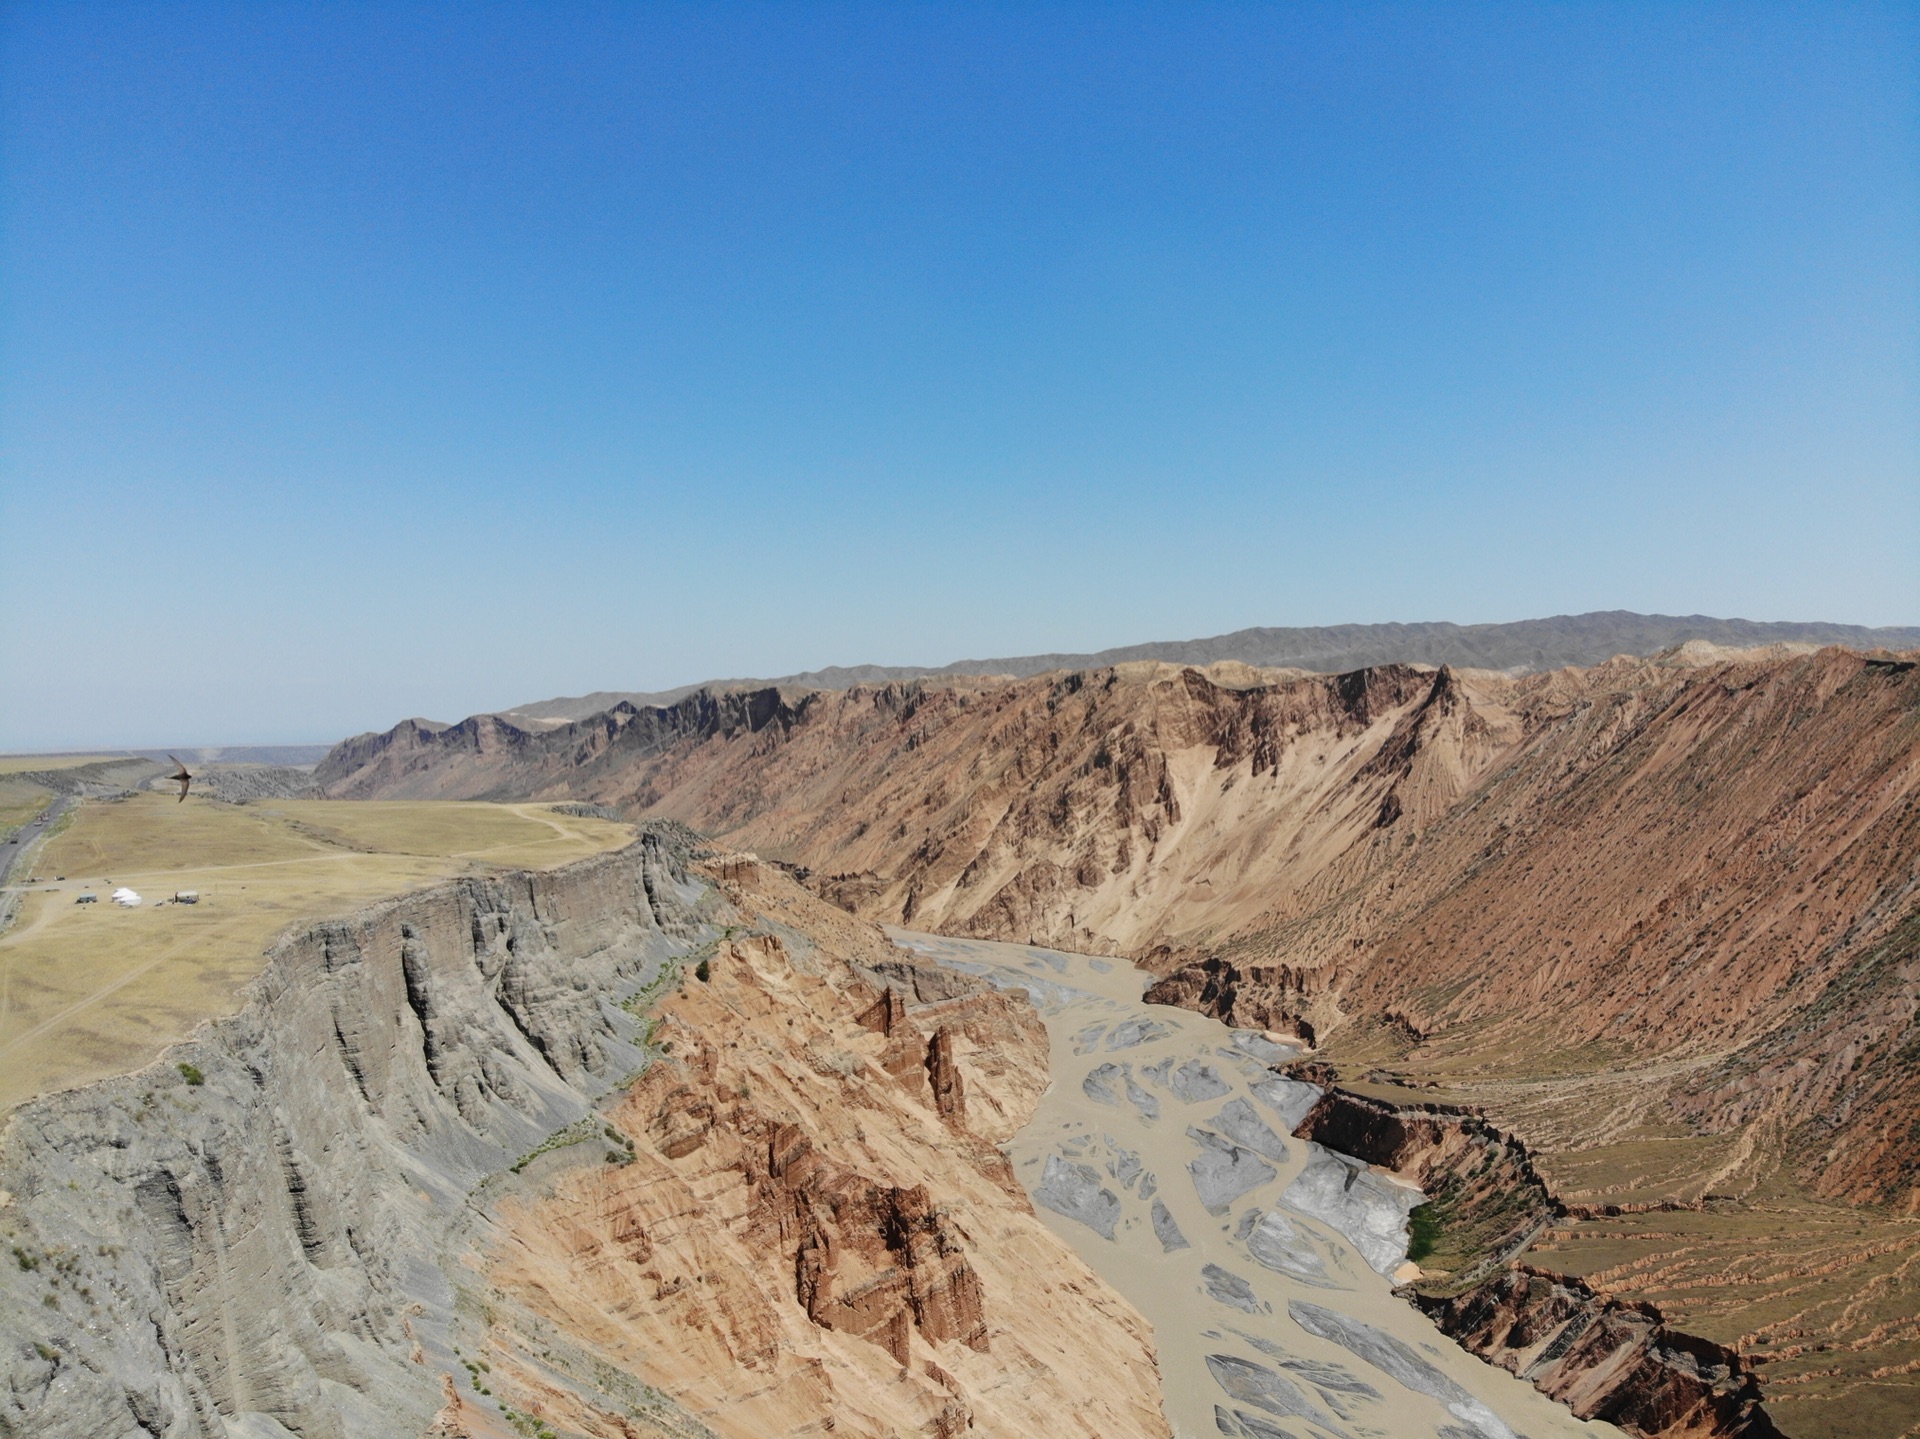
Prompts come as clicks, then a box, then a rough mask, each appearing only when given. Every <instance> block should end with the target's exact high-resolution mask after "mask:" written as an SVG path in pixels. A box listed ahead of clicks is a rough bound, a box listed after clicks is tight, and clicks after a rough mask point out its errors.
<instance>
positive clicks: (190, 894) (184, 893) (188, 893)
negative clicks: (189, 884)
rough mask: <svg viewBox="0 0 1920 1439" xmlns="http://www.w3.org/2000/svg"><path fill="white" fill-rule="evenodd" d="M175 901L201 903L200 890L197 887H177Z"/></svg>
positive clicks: (176, 902)
mask: <svg viewBox="0 0 1920 1439" xmlns="http://www.w3.org/2000/svg"><path fill="white" fill-rule="evenodd" d="M173 902H174V903H175V904H198V903H200V891H199V890H197V889H177V890H175V891H174V892H173Z"/></svg>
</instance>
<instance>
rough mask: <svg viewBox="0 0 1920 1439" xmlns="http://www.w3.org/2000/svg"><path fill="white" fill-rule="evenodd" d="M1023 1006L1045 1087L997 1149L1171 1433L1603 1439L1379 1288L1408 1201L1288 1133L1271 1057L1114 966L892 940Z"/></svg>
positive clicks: (1251, 1040) (1607, 1430)
mask: <svg viewBox="0 0 1920 1439" xmlns="http://www.w3.org/2000/svg"><path fill="white" fill-rule="evenodd" d="M895 938H896V940H897V941H898V942H900V943H902V944H904V945H907V946H908V947H909V948H911V949H913V950H915V951H916V952H918V953H920V954H922V955H924V956H926V957H928V958H930V959H934V960H937V961H938V962H940V963H942V964H945V965H949V966H952V967H954V968H958V969H961V970H964V971H966V972H968V973H972V974H976V975H979V976H981V977H983V978H986V979H989V980H990V981H992V982H993V983H995V984H996V985H999V986H1002V987H1006V988H1014V987H1018V988H1021V989H1024V990H1026V991H1027V993H1028V994H1029V995H1030V996H1031V998H1032V999H1033V1002H1034V1003H1035V1005H1036V1006H1037V1007H1038V1009H1039V1010H1040V1013H1041V1015H1042V1017H1043V1018H1044V1020H1045V1022H1046V1025H1047V1030H1048V1036H1049V1043H1050V1062H1051V1066H1052V1083H1051V1086H1050V1087H1049V1089H1048V1090H1047V1093H1046V1095H1045V1097H1044V1098H1043V1099H1042V1100H1041V1103H1040V1106H1039V1108H1038V1109H1037V1110H1036V1111H1035V1113H1034V1116H1033V1118H1032V1120H1031V1121H1030V1122H1029V1123H1028V1124H1027V1125H1026V1127H1025V1128H1023V1129H1022V1130H1021V1131H1020V1132H1019V1134H1018V1135H1017V1136H1016V1137H1015V1138H1014V1140H1013V1141H1012V1143H1011V1144H1010V1145H1009V1146H1008V1149H1009V1153H1010V1155H1011V1157H1012V1159H1013V1161H1014V1166H1015V1170H1016V1172H1017V1173H1018V1175H1019V1177H1020V1179H1021V1181H1022V1182H1023V1184H1024V1185H1025V1186H1026V1188H1027V1190H1028V1192H1029V1193H1030V1194H1031V1195H1032V1196H1033V1198H1034V1201H1035V1207H1036V1209H1037V1210H1038V1212H1039V1213H1040V1214H1041V1216H1042V1217H1043V1218H1044V1219H1045V1221H1046V1222H1047V1224H1048V1225H1049V1226H1050V1227H1051V1228H1052V1229H1053V1230H1054V1231H1055V1232H1056V1233H1058V1234H1059V1235H1061V1236H1062V1237H1063V1238H1064V1239H1066V1240H1067V1241H1068V1242H1069V1243H1070V1244H1072V1245H1073V1247H1074V1248H1075V1249H1076V1250H1077V1251H1078V1252H1079V1253H1080V1254H1081V1255H1082V1257H1084V1258H1085V1259H1086V1260H1087V1262H1088V1263H1089V1265H1090V1266H1091V1267H1092V1268H1093V1269H1094V1270H1095V1271H1096V1272H1097V1273H1098V1274H1099V1275H1100V1276H1101V1277H1102V1278H1103V1279H1105V1280H1106V1281H1107V1282H1108V1283H1109V1284H1111V1285H1112V1286H1113V1287H1114V1288H1115V1289H1117V1290H1118V1291H1119V1292H1120V1293H1121V1294H1122V1295H1124V1296H1125V1297H1126V1298H1127V1299H1128V1300H1129V1301H1131V1302H1132V1303H1133V1304H1134V1305H1135V1306H1136V1307H1137V1308H1138V1309H1139V1310H1140V1311H1141V1313H1142V1314H1144V1315H1145V1316H1146V1317H1147V1319H1148V1320H1149V1321H1150V1322H1151V1323H1152V1325H1153V1326H1154V1330H1155V1338H1156V1343H1157V1346H1158V1352H1159V1361H1160V1368H1161V1382H1162V1388H1163V1394H1164V1401H1165V1407H1166V1414H1167V1418H1168V1420H1169V1422H1170V1423H1171V1425H1172V1427H1173V1430H1174V1432H1175V1434H1177V1435H1181V1436H1187V1439H1200V1436H1202V1435H1208V1434H1220V1433H1224V1434H1227V1435H1229V1436H1235V1439H1238V1436H1246V1439H1273V1436H1289V1439H1300V1436H1305V1435H1315V1436H1328V1439H1350V1436H1351V1439H1358V1436H1383V1435H1391V1436H1394V1439H1401V1436H1409V1437H1410V1436H1433V1439H1509V1436H1513V1435H1530V1436H1535V1439H1540V1436H1547V1435H1563V1436H1576V1435H1578V1436H1586V1439H1600V1436H1618V1435H1619V1434H1620V1431H1619V1430H1618V1429H1616V1428H1614V1427H1613V1426H1612V1425H1608V1424H1599V1423H1585V1422H1582V1421H1580V1420H1578V1419H1575V1418H1574V1417H1573V1416H1572V1414H1570V1413H1569V1412H1568V1411H1567V1410H1565V1409H1564V1408H1562V1407H1560V1406H1559V1405H1557V1404H1555V1403H1553V1402H1552V1401H1551V1400H1548V1399H1546V1398H1545V1397H1543V1396H1542V1395H1541V1394H1539V1393H1538V1392H1536V1391H1535V1390H1534V1389H1533V1388H1532V1387H1531V1386H1530V1385H1528V1384H1527V1383H1525V1382H1524V1381H1522V1380H1519V1379H1516V1378H1513V1377H1512V1376H1510V1375H1508V1374H1506V1373H1505V1372H1503V1371H1501V1370H1498V1369H1495V1368H1493V1367H1491V1366H1490V1365H1487V1364H1484V1363H1482V1362H1480V1361H1479V1360H1477V1359H1475V1358H1473V1357H1472V1356H1470V1355H1468V1354H1465V1353H1464V1352H1462V1351H1461V1350H1459V1349H1458V1348H1456V1347H1454V1346H1453V1345H1452V1344H1450V1343H1449V1342H1448V1341H1446V1340H1445V1339H1443V1338H1442V1337H1441V1336H1440V1335H1439V1333H1438V1332H1437V1331H1436V1330H1435V1329H1434V1328H1433V1326H1432V1324H1431V1323H1430V1322H1429V1321H1428V1320H1427V1319H1426V1318H1425V1317H1423V1316H1422V1315H1421V1314H1419V1313H1418V1312H1417V1311H1415V1310H1414V1309H1412V1308H1411V1307H1410V1306H1408V1305H1406V1304H1405V1303H1403V1302H1402V1301H1401V1300H1400V1299H1398V1298H1396V1297H1395V1296H1394V1295H1393V1293H1392V1279H1391V1277H1390V1276H1392V1275H1393V1274H1394V1273H1395V1271H1396V1270H1398V1269H1399V1268H1400V1266H1401V1265H1402V1263H1403V1262H1404V1260H1405V1255H1406V1240H1407V1229H1406V1213H1407V1211H1408V1209H1410V1208H1411V1207H1412V1205H1414V1204H1416V1203H1418V1202H1419V1197H1420V1196H1419V1194H1418V1191H1415V1190H1411V1189H1409V1188H1407V1187H1405V1186H1403V1185H1400V1184H1398V1183H1397V1182H1395V1181H1394V1180H1392V1179H1391V1178H1390V1177H1388V1176H1385V1175H1382V1174H1380V1173H1377V1172H1375V1171H1373V1170H1370V1169H1369V1168H1367V1167H1366V1166H1364V1165H1360V1164H1358V1163H1357V1162H1355V1161H1352V1160H1348V1159H1346V1158H1344V1157H1343V1156H1340V1155H1337V1154H1335V1153H1333V1152H1332V1151H1330V1150H1326V1149H1323V1148H1321V1147H1319V1146H1317V1145H1309V1144H1306V1143H1302V1142H1301V1141H1299V1140H1295V1139H1292V1138H1290V1137H1288V1135H1289V1132H1290V1131H1291V1130H1292V1129H1293V1127H1294V1125H1295V1124H1297V1123H1298V1122H1299V1120H1300V1118H1301V1116H1302V1115H1304V1113H1305V1112H1306V1110H1307V1108H1308V1106H1309V1105H1311V1103H1312V1102H1313V1100H1314V1099H1315V1098H1316V1097H1317V1095H1318V1093H1319V1091H1318V1090H1317V1089H1316V1088H1315V1087H1314V1086H1311V1085H1307V1084H1302V1083H1299V1082H1297V1081H1293V1080H1288V1079H1285V1078H1282V1077H1279V1076H1277V1075H1275V1074H1274V1073H1273V1071H1272V1070H1271V1069H1270V1068H1269V1066H1270V1065H1271V1064H1272V1063H1274V1062H1276V1061H1278V1060H1281V1059H1284V1058H1287V1057H1290V1056H1291V1054H1292V1052H1293V1051H1291V1050H1289V1049H1287V1048H1286V1047H1285V1046H1282V1045H1277V1044H1274V1043H1273V1042H1272V1041H1270V1040H1267V1039H1265V1038H1263V1037H1261V1036H1259V1035H1256V1034H1253V1033H1250V1032H1248V1031H1244V1030H1232V1029H1228V1028H1227V1027H1226V1026H1225V1025H1222V1024H1221V1023H1219V1022H1218V1021H1216V1020H1213V1019H1209V1018H1207V1017H1205V1016H1202V1015H1198V1014H1194V1013H1191V1012H1189V1011H1186V1010H1181V1009H1174V1008H1170V1007H1166V1006H1161V1005H1148V1004H1145V1003H1143V1002H1142V1000H1141V998H1140V995H1141V991H1142V989H1143V988H1144V987H1145V984H1146V982H1147V980H1148V978H1149V976H1147V975H1145V974H1143V973H1142V972H1140V971H1138V970H1136V969H1134V968H1132V967H1131V966H1129V965H1127V964H1126V963H1125V962H1123V961H1119V960H1106V959H1100V958H1094V957H1089V956H1084V955H1076V954H1063V953H1058V952H1055V951H1050V950H1043V949H1034V948H1029V947H1026V946H1021V945H1007V944H994V943H989V942H983V941H969V940H957V939H949V938H944V937H940V936H934V935H921V934H910V933H905V932H897V933H896V934H895Z"/></svg>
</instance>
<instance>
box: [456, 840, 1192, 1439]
mask: <svg viewBox="0 0 1920 1439" xmlns="http://www.w3.org/2000/svg"><path fill="white" fill-rule="evenodd" d="M715 869H716V872H719V873H722V874H724V876H725V879H724V881H723V885H724V889H725V892H726V894H727V895H728V897H729V899H730V901H731V903H732V905H733V907H734V911H735V914H736V916H737V917H738V918H739V919H741V920H743V921H746V922H749V923H750V924H751V926H752V931H751V932H750V933H749V934H747V935H735V937H733V938H731V939H729V940H726V941H724V942H722V943H720V944H719V945H718V946H717V947H716V948H715V949H714V950H713V952H712V954H711V955H710V956H709V957H708V960H707V971H706V972H707V976H708V977H707V979H706V980H705V981H698V980H696V981H693V982H690V983H687V984H685V985H683V986H682V987H680V988H679V989H678V990H677V991H676V992H674V993H672V994H670V995H669V996H668V997H666V998H665V999H663V1000H662V1001H661V1003H660V1006H659V1009H658V1015H659V1018H660V1021H661V1027H660V1031H659V1034H660V1038H661V1041H662V1043H663V1044H664V1045H665V1046H666V1047H667V1050H668V1055H669V1057H668V1058H666V1059H665V1060H663V1061H662V1062H660V1063H659V1064H656V1065H655V1066H654V1067H653V1068H651V1069H650V1070H649V1071H648V1072H647V1074H646V1075H645V1076H643V1077H642V1078H641V1079H640V1080H639V1081H637V1082H636V1083H635V1084H634V1085H633V1086H632V1087H631V1088H630V1089H629V1090H628V1091H627V1092H626V1094H625V1095H624V1096H623V1097H622V1098H620V1099H619V1100H618V1101H617V1102H615V1103H614V1104H612V1105H611V1106H610V1107H609V1108H608V1110H607V1117H608V1119H609V1120H610V1122H611V1123H612V1124H613V1125H614V1126H615V1127H616V1128H617V1129H618V1130H619V1131H621V1132H622V1133H623V1134H624V1135H625V1136H626V1137H627V1138H628V1139H630V1140H631V1141H632V1145H633V1147H632V1149H631V1150H630V1151H629V1152H628V1154H627V1155H626V1156H625V1157H624V1158H623V1160H622V1162H620V1163H618V1164H615V1165H612V1166H593V1165H589V1166H585V1167H576V1168H574V1169H572V1170H569V1171H568V1172H566V1173H565V1174H562V1175H558V1176H556V1177H555V1178H554V1179H553V1180H552V1181H551V1183H550V1185H549V1186H547V1187H546V1189H545V1190H544V1192H543V1193H542V1194H541V1195H539V1196H538V1197H532V1196H529V1197H527V1198H525V1199H524V1200H516V1201H515V1202H514V1203H513V1204H512V1205H510V1206H507V1207H505V1208H503V1210H502V1212H501V1217H500V1223H499V1225H498V1227H497V1228H496V1229H495V1230H494V1231H492V1232H491V1233H490V1234H489V1235H488V1236H486V1241H485V1243H484V1244H482V1245H481V1246H480V1248H479V1255H480V1257H479V1260H478V1262H479V1263H480V1264H481V1265H482V1266H483V1269H484V1273H485V1275H486V1280H487V1288H488V1292H489V1293H490V1295H492V1296H493V1301H494V1305H495V1311H496V1314H497V1315H498V1316H500V1317H499V1318H497V1319H496V1322H495V1324H494V1326H493V1328H492V1329H491V1330H490V1332H489V1337H488V1340H487V1342H488V1344H489V1346H490V1353H491V1354H492V1356H493V1357H492V1363H493V1372H494V1373H495V1374H501V1375H505V1376H508V1377H507V1379H506V1381H505V1382H506V1383H508V1384H509V1385H510V1386H517V1387H518V1388H524V1389H526V1390H533V1389H536V1388H537V1387H538V1385H539V1382H540V1379H539V1373H538V1365H537V1363H535V1362H534V1357H535V1356H534V1354H533V1353H532V1352H531V1346H530V1345H529V1342H528V1339H527V1336H529V1335H535V1334H538V1333H541V1332H545V1331H546V1330H549V1329H551V1330H559V1331H563V1332H589V1331H590V1332H593V1333H594V1334H595V1335H596V1336H597V1337H598V1342H599V1344H600V1346H601V1349H602V1351H603V1352H604V1353H606V1354H607V1355H608V1356H609V1358H610V1360H611V1361H612V1362H615V1363H617V1364H619V1365H621V1366H622V1367H625V1368H628V1369H630V1370H631V1371H632V1372H634V1373H636V1374H642V1375H644V1376H645V1377H646V1378H647V1379H648V1382H650V1383H653V1384H655V1385H657V1386H658V1387H660V1388H661V1389H663V1390H665V1391H666V1392H668V1393H671V1394H673V1395H674V1396H675V1397H676V1398H678V1399H680V1400H681V1401H682V1402H684V1403H686V1404H688V1405H689V1406H690V1407H691V1408H692V1409H694V1410H695V1412H697V1413H698V1414H699V1415H700V1416H701V1417H702V1419H703V1420H704V1421H705V1422H706V1423H708V1424H709V1425H711V1426H712V1427H714V1428H715V1429H716V1430H717V1431H719V1432H722V1433H728V1434H742V1435H746V1434H768V1433H782V1434H803V1433H813V1432H826V1431H827V1430H829V1429H830V1430H832V1432H834V1433H836V1434H872V1435H888V1434H895V1433H898V1434H916V1433H923V1434H933V1435H957V1434H960V1433H962V1432H965V1431H967V1430H968V1429H969V1428H972V1429H974V1430H977V1431H980V1432H985V1433H1006V1434H1014V1433H1057V1434H1084V1435H1089V1436H1092V1435H1109V1434H1111V1435H1129V1434H1141V1435H1161V1434H1164V1433H1165V1432H1166V1429H1165V1421H1164V1420H1163V1419H1162V1418H1161V1416H1160V1411H1159V1404H1158V1382H1157V1374H1156V1371H1155V1369H1154V1365H1153V1350H1152V1345H1151V1342H1150V1339H1149V1338H1148V1335H1147V1331H1146V1328H1145V1325H1144V1324H1143V1323H1141V1321H1140V1320H1139V1318H1138V1317H1137V1315H1135V1314H1133V1312H1132V1311H1131V1310H1130V1309H1129V1308H1128V1307H1127V1306H1126V1305H1125V1304H1124V1303H1123V1302H1121V1301H1120V1300H1119V1299H1118V1298H1117V1297H1116V1296H1114V1295H1113V1294H1112V1293H1111V1291H1109V1290H1107V1289H1106V1288H1105V1286H1104V1285H1102V1284H1101V1283H1100V1282H1099V1281H1098V1280H1097V1279H1096V1278H1095V1277H1094V1276H1093V1275H1092V1273H1091V1272H1090V1271H1088V1270H1087V1269H1086V1268H1085V1267H1084V1266H1083V1265H1082V1264H1081V1263H1080V1262H1079V1261H1078V1260H1077V1259H1076V1258H1075V1257H1074V1256H1073V1255H1072V1254H1071V1252H1070V1251H1068V1250H1067V1249H1066V1248H1065V1246H1063V1245H1061V1244H1060V1243H1059V1242H1058V1241H1056V1240H1055V1239H1054V1238H1053V1237H1052V1236H1051V1235H1050V1234H1048V1232H1047V1231H1046V1230H1045V1228H1044V1226H1042V1225H1040V1224H1039V1222H1038V1221H1037V1220H1035V1219H1034V1218H1033V1216H1032V1213H1031V1210H1030V1208H1029V1207H1028V1205H1027V1203H1026V1200H1025V1197H1024V1195H1023V1193H1022V1192H1021V1190H1020V1188H1019V1186H1018V1184H1017V1183H1016V1182H1015V1181H1014V1179H1013V1175H1012V1173H1011V1170H1010V1169H1009V1167H1008V1165H1007V1161H1006V1159H1005V1157H1004V1156H1003V1155H1002V1153H1001V1152H1000V1150H999V1148H998V1147H997V1144H998V1143H999V1142H1001V1141H1004V1140H1005V1139H1006V1138H1008V1137H1009V1136H1010V1135H1011V1134H1012V1133H1013V1131H1014V1130H1015V1129H1017V1128H1018V1127H1019V1126H1020V1125H1021V1124H1022V1123H1024V1122H1025V1119H1026V1118H1027V1116H1028V1115H1029V1114H1030V1113H1031V1111H1032V1107H1033V1105H1034V1103H1035V1102H1036V1101H1037V1099H1038V1096H1039V1094H1040V1093H1041V1091H1042V1090H1043V1089H1044V1088H1045V1085H1046V1049H1045V1038H1044V1031H1043V1030H1042V1029H1041V1027H1040V1025H1039V1021H1038V1020H1037V1018H1036V1017H1035V1016H1034V1014H1033V1011H1032V1009H1031V1008H1030V1007H1029V1006H1028V1005H1027V1004H1026V1003H1025V1002H1024V1001H1023V1000H1020V999H1017V998H1013V997H1010V996H1006V995H1003V994H1000V993H998V992H996V991H993V990H991V989H989V988H988V987H987V986H985V985H984V984H982V983H980V982H979V981H977V980H970V979H967V978H966V977H964V976H955V975H941V974H939V973H938V972H937V971H933V970H931V969H924V970H923V967H922V966H919V965H916V964H913V963H911V962H909V961H905V960H903V959H902V958H901V957H900V951H898V950H896V949H894V948H893V947H892V946H890V945H888V944H886V943H885V942H884V941H883V940H881V939H880V937H879V936H878V935H877V934H876V933H874V932H873V931H872V930H870V929H869V928H867V927H866V926H865V925H863V924H860V923H858V922H856V921H852V920H850V919H848V918H847V917H846V916H845V915H843V914H840V913H838V912H837V911H834V910H832V909H831V908H830V907H828V906H826V905H825V904H823V903H822V902H820V901H819V900H817V899H815V898H813V897H812V896H811V895H808V894H806V893H805V892H804V891H801V890H800V889H798V888H797V887H796V886H794V885H792V884H791V882H790V881H788V880H787V879H786V878H785V877H784V876H783V875H781V874H779V873H778V872H777V871H776V870H774V869H773V868H772V867H770V866H762V865H758V864H756V863H754V862H752V861H750V860H745V859H742V858H733V859H725V860H720V861H716V863H715ZM920 995H927V996H937V997H930V998H927V999H921V998H919V997H918V996H920ZM963 1088H964V1093H965V1095H966V1096H967V1099H966V1102H965V1103H964V1105H963V1104H962V1103H961V1102H959V1097H960V1095H961V1093H962V1092H963ZM943 1095H945V1096H947V1098H945V1099H943V1097H942V1096H943ZM1009 1376H1018V1380H1017V1382H1013V1383H1010V1382H1009Z"/></svg>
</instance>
